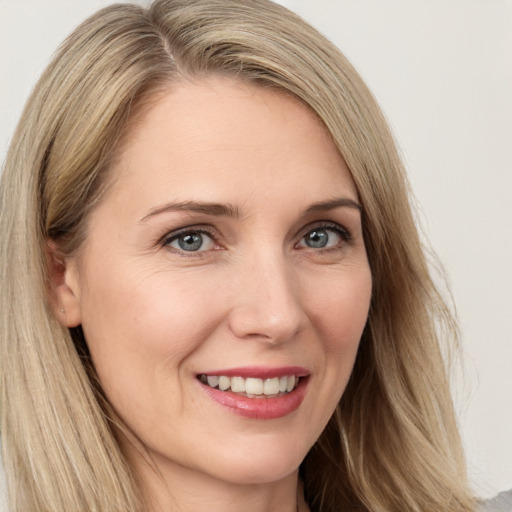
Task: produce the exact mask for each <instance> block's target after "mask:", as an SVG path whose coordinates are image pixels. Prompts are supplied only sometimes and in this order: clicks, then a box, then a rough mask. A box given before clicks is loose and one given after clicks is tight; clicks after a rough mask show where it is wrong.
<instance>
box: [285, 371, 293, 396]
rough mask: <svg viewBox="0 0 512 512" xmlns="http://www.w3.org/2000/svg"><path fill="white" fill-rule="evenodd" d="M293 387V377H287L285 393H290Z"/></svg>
mask: <svg viewBox="0 0 512 512" xmlns="http://www.w3.org/2000/svg"><path fill="white" fill-rule="evenodd" d="M294 387H295V375H292V376H291V377H288V385H287V386H286V391H288V392H290V391H291V390H292V389H293V388H294Z"/></svg>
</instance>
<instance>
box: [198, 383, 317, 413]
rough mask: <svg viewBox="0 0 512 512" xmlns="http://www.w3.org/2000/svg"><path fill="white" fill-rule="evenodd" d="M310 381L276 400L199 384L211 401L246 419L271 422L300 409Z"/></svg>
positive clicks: (300, 384)
mask: <svg viewBox="0 0 512 512" xmlns="http://www.w3.org/2000/svg"><path fill="white" fill-rule="evenodd" d="M308 380H309V379H308V378H301V379H300V381H299V384H298V385H297V387H296V388H295V389H294V390H293V391H291V392H290V393H287V394H286V395H283V396H280V397H276V398H249V397H246V396H241V395H237V394H236V393H232V392H231V391H221V390H219V389H215V388H212V387H210V386H208V385H206V384H203V383H202V382H199V381H198V382H199V385H200V386H201V387H202V388H203V389H204V391H205V393H206V394H207V395H208V396H209V397H210V398H211V399H213V400H214V401H215V402H217V403H219V404H220V405H222V406H224V407H227V408H228V409H230V410H231V411H232V412H235V413H236V414H239V415H240V416H245V417H246V418H254V419H259V420H271V419H275V418H282V417H284V416H287V415H288V414H291V413H292V412H294V411H296V410H297V409H298V408H299V406H300V404H301V403H302V400H304V396H305V395H306V387H307V385H308Z"/></svg>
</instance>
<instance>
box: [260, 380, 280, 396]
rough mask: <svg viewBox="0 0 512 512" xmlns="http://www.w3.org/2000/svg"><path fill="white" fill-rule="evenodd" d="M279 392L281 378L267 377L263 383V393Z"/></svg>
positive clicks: (273, 393) (274, 393) (272, 393)
mask: <svg viewBox="0 0 512 512" xmlns="http://www.w3.org/2000/svg"><path fill="white" fill-rule="evenodd" d="M277 393H279V379H278V378H277V377H276V378H275V379H266V380H265V382H264V383H263V394H265V395H277Z"/></svg>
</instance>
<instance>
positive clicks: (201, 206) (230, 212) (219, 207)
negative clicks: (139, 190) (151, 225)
mask: <svg viewBox="0 0 512 512" xmlns="http://www.w3.org/2000/svg"><path fill="white" fill-rule="evenodd" d="M183 211H187V212H197V213H204V214H205V215H213V216H215V217H239V214H240V212H239V210H238V208H237V207H236V206H233V205H232V204H229V203H228V204H221V203H205V202H198V201H184V202H182V203H169V204H166V205H164V206H160V207H158V208H154V209H152V210H151V211H150V212H149V213H148V214H147V215H146V216H144V217H143V218H142V219H141V220H140V222H145V221H146V220H147V219H149V218H150V217H154V216H155V215H159V214H161V213H167V212H183Z"/></svg>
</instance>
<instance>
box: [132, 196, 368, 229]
mask: <svg viewBox="0 0 512 512" xmlns="http://www.w3.org/2000/svg"><path fill="white" fill-rule="evenodd" d="M342 207H345V208H353V209H355V210H358V211H361V210H362V207H361V205H360V204H359V203H358V202H357V201H354V200H353V199H350V198H348V197H340V198H336V199H331V200H329V201H321V202H318V203H314V204H312V205H311V206H309V207H308V208H307V209H306V214H311V213H318V212H325V211H329V210H334V209H335V208H342ZM182 211H188V212H197V213H204V214H205V215H213V216H215V217H235V218H236V217H239V216H240V211H239V209H238V208H237V207H236V206H234V205H232V204H230V203H227V204H222V203H206V202H199V201H184V202H181V203H169V204H166V205H164V206H160V207H157V208H154V209H152V210H151V211H150V212H149V213H148V214H147V215H146V216H144V217H143V218H142V219H141V220H140V222H141V223H142V222H145V221H146V220H148V219H149V218H151V217H154V216H155V215H159V214H161V213H167V212H182Z"/></svg>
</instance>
